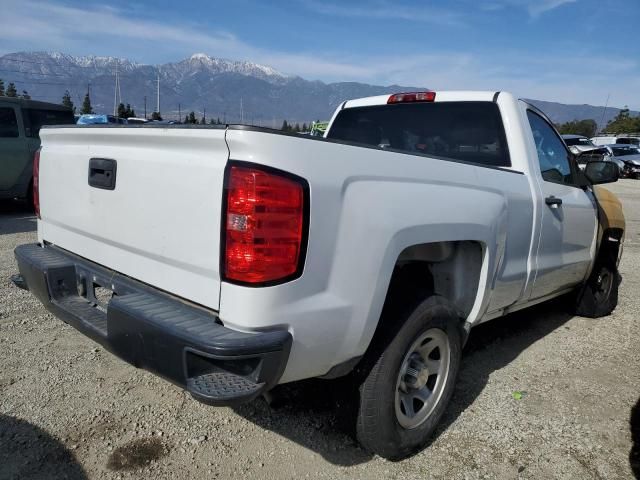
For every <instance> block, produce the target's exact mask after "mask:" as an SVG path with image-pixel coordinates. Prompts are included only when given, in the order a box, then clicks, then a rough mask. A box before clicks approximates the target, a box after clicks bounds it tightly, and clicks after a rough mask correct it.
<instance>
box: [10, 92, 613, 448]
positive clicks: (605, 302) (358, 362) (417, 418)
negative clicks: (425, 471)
mask: <svg viewBox="0 0 640 480" xmlns="http://www.w3.org/2000/svg"><path fill="white" fill-rule="evenodd" d="M41 137H42V150H41V152H39V155H36V159H34V170H35V186H34V188H35V192H34V198H35V201H36V208H37V213H38V243H37V244H32V245H23V246H20V247H18V248H17V249H16V251H15V255H16V259H17V262H18V265H19V268H20V274H21V277H22V281H23V285H25V286H26V287H27V288H28V289H29V290H30V291H31V292H32V293H33V294H34V295H36V296H37V297H38V298H39V299H40V300H41V301H42V302H43V304H44V305H45V306H46V307H47V308H48V309H49V310H50V311H51V312H53V313H54V314H55V315H57V316H58V317H60V318H61V319H63V320H64V321H65V322H67V323H69V324H71V325H73V326H74V327H75V328H77V329H78V330H80V331H81V332H82V333H84V334H85V335H87V336H89V337H91V338H92V339H94V340H95V341H97V342H99V343H100V344H102V345H104V346H105V347H106V348H107V349H109V350H110V351H111V352H113V353H114V354H116V355H118V356H119V357H121V358H122V359H124V360H126V361H128V362H130V363H132V364H133V365H135V366H137V367H142V368H145V369H148V370H150V371H152V372H155V373H157V374H159V375H161V376H163V377H165V378H167V379H168V380H170V381H172V382H174V383H176V384H178V385H180V386H182V387H183V388H185V389H187V390H188V391H189V392H190V393H191V394H192V395H193V396H194V397H195V398H196V399H198V400H200V401H203V402H206V403H209V404H212V405H231V404H235V403H239V402H243V401H248V400H252V399H254V398H256V397H257V396H259V395H260V394H263V393H265V392H267V391H268V390H269V389H271V388H273V387H274V386H275V385H277V384H281V383H285V382H292V381H295V380H300V379H306V378H311V377H323V378H335V377H339V376H344V375H353V377H354V379H355V380H357V381H358V382H360V383H359V384H360V385H361V387H360V400H359V402H360V406H359V414H358V418H357V434H358V438H359V440H360V442H361V443H362V445H363V446H364V447H365V448H367V449H369V450H370V451H372V452H375V453H378V454H379V455H381V456H384V457H386V458H391V459H396V458H401V457H403V456H406V455H409V454H411V453H412V452H415V451H416V450H417V449H419V448H420V447H421V446H423V445H424V444H425V442H426V441H427V440H428V438H429V435H430V433H431V432H432V431H433V429H434V428H435V426H436V424H437V422H438V421H439V419H440V417H441V416H442V414H443V411H444V409H445V407H446V405H447V403H448V401H449V399H450V397H451V395H452V392H453V387H454V383H455V380H456V376H457V373H458V370H459V368H460V362H461V355H462V349H463V346H464V343H465V341H466V339H467V336H468V335H469V332H470V331H471V330H472V327H474V326H476V325H478V324H480V323H482V322H485V321H487V320H491V319H494V318H496V317H500V316H503V315H505V314H507V313H510V312H513V311H516V310H519V309H522V308H526V307H528V306H531V305H534V304H536V303H539V302H542V301H545V300H548V299H551V298H553V297H557V296H560V295H564V294H571V295H568V296H567V298H568V301H571V302H573V303H572V308H573V309H574V311H575V312H577V313H579V314H581V315H585V316H592V317H596V316H603V315H607V314H609V313H610V312H611V311H612V310H613V309H614V308H615V306H616V304H617V297H618V293H617V292H618V284H619V282H620V277H619V274H618V270H617V265H618V262H619V257H620V255H621V252H622V242H623V239H624V217H623V215H622V210H621V206H620V202H619V201H618V200H617V199H616V198H615V197H614V196H613V195H612V194H610V193H608V192H607V191H606V190H604V189H600V187H597V188H595V189H594V188H593V187H592V185H594V184H598V183H606V182H610V181H615V180H616V179H617V171H616V169H615V166H614V165H613V164H611V163H610V162H595V161H594V162H590V163H589V164H588V165H587V168H586V170H585V172H581V171H580V170H579V168H578V167H577V164H576V162H575V159H574V157H573V155H572V154H571V153H570V152H569V151H568V149H567V147H566V145H565V144H564V142H563V141H562V139H561V138H560V136H559V135H558V133H557V132H556V130H555V129H554V127H553V125H552V124H551V122H550V121H549V120H548V119H547V118H546V117H545V116H544V114H543V113H541V112H540V111H539V110H537V109H536V108H535V107H533V106H531V105H529V104H527V103H525V102H523V101H521V100H518V99H516V98H514V97H513V96H512V95H511V94H509V93H505V92H412V93H403V94H395V95H391V96H378V97H372V98H364V99H358V100H350V101H347V102H344V103H343V104H342V105H340V107H339V108H338V109H337V111H336V112H335V114H334V116H333V118H332V120H331V123H330V125H329V128H328V130H327V132H326V134H325V137H324V138H317V137H311V136H304V135H294V134H285V133H282V132H278V131H274V130H269V129H264V128H256V127H248V126H241V125H228V126H222V127H208V126H198V127H188V126H181V125H174V126H165V125H162V126H154V125H140V126H93V125H92V126H74V127H59V128H46V127H45V128H43V130H42V131H41Z"/></svg>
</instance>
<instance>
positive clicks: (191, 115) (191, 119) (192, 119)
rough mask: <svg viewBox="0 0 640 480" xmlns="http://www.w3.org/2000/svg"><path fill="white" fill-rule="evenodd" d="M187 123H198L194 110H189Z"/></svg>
mask: <svg viewBox="0 0 640 480" xmlns="http://www.w3.org/2000/svg"><path fill="white" fill-rule="evenodd" d="M187 123H190V124H192V125H195V124H196V123H198V120H197V119H196V112H189V119H188V122H187Z"/></svg>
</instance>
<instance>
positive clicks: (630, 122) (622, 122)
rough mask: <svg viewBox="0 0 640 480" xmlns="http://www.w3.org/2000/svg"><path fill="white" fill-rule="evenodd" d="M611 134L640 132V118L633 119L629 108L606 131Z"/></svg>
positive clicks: (611, 122)
mask: <svg viewBox="0 0 640 480" xmlns="http://www.w3.org/2000/svg"><path fill="white" fill-rule="evenodd" d="M605 130H606V131H607V132H611V133H634V132H638V131H640V117H632V116H631V112H629V109H628V108H627V107H624V108H623V109H622V110H620V112H618V115H616V117H615V118H614V119H613V120H611V121H610V122H609V123H608V124H607V127H606V129H605Z"/></svg>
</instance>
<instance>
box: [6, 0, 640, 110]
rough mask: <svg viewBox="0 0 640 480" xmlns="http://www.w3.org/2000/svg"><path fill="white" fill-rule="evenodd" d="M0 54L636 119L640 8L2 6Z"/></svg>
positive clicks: (236, 1) (247, 2)
mask: <svg viewBox="0 0 640 480" xmlns="http://www.w3.org/2000/svg"><path fill="white" fill-rule="evenodd" d="M0 11H2V15H1V16H0V54H2V53H9V52H14V51H29V50H47V51H61V52H64V53H69V54H72V55H111V56H118V57H125V58H129V59H131V60H134V61H137V62H140V63H149V64H158V63H165V62H171V61H177V60H180V59H182V58H185V57H188V56H190V55H191V54H193V53H196V52H198V53H199V52H202V53H207V54H209V55H212V56H218V57H224V58H230V59H238V60H250V61H254V62H257V63H262V64H265V65H269V66H272V67H274V68H276V69H278V70H280V71H283V72H285V73H289V74H295V75H300V76H302V77H304V78H307V79H312V80H313V79H319V80H323V81H362V82H368V83H376V84H384V85H387V84H394V83H395V84H401V85H415V86H425V87H429V88H432V89H435V90H444V89H489V90H509V91H512V92H514V93H516V94H517V95H519V96H522V97H528V98H536V99H541V100H554V101H561V102H564V103H590V104H596V105H602V104H604V102H605V100H606V98H607V95H608V94H611V100H610V105H614V106H623V105H629V106H630V107H631V108H635V109H640V55H638V54H637V52H638V49H637V46H638V40H639V37H640V36H639V34H638V31H640V1H639V0H487V1H482V0H452V1H439V2H437V1H428V0H422V1H409V0H403V1H394V2H392V1H391V0H371V1H345V0H343V1H339V0H290V1H284V0H283V1H278V0H272V1H258V0H233V1H230V0H226V1H214V0H196V1H188V2H187V1H182V2H176V1H175V0H172V1H169V0H157V1H153V2H151V1H150V2H140V1H137V2H136V1H118V2H108V3H107V2H97V1H92V0H83V1H73V0H67V1H57V0H50V1H47V2H36V1H34V0H21V1H20V2H18V1H8V0H0Z"/></svg>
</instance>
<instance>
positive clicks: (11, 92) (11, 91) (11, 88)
mask: <svg viewBox="0 0 640 480" xmlns="http://www.w3.org/2000/svg"><path fill="white" fill-rule="evenodd" d="M5 95H6V96H7V97H12V98H16V97H17V96H18V91H17V90H16V86H15V85H14V83H13V82H9V85H7V91H6V93H5Z"/></svg>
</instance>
